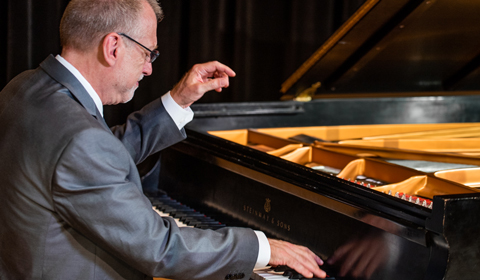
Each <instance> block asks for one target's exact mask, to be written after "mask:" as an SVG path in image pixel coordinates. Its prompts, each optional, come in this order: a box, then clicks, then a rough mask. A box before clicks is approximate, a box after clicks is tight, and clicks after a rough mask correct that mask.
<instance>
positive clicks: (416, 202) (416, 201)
mask: <svg viewBox="0 0 480 280" xmlns="http://www.w3.org/2000/svg"><path fill="white" fill-rule="evenodd" d="M415 204H417V205H420V198H418V197H417V199H415Z"/></svg>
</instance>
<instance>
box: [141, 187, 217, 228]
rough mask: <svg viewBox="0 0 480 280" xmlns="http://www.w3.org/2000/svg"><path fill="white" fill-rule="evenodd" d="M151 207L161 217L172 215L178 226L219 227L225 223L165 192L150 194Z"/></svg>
mask: <svg viewBox="0 0 480 280" xmlns="http://www.w3.org/2000/svg"><path fill="white" fill-rule="evenodd" d="M149 199H150V202H151V203H152V205H153V206H152V208H153V210H155V212H157V213H158V214H159V215H160V216H162V217H172V218H173V219H174V220H175V223H176V224H177V225H178V226H179V227H195V228H201V229H213V230H215V229H219V228H222V227H225V224H222V223H221V222H219V221H217V220H215V219H213V218H210V217H208V216H207V215H205V214H203V213H200V212H198V211H196V210H195V209H193V208H191V207H188V206H186V205H183V204H182V203H181V202H178V201H177V200H175V199H172V198H171V197H169V196H168V195H166V194H162V195H158V196H150V197H149Z"/></svg>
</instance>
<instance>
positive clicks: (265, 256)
mask: <svg viewBox="0 0 480 280" xmlns="http://www.w3.org/2000/svg"><path fill="white" fill-rule="evenodd" d="M55 58H56V59H57V60H58V61H59V62H60V63H61V64H62V65H63V66H65V67H66V68H67V69H68V70H69V71H70V72H71V73H72V74H73V75H74V76H75V78H77V80H78V81H80V83H81V84H82V85H83V87H84V88H85V90H86V91H87V92H88V94H89V95H90V96H91V97H92V99H93V101H94V102H95V105H96V106H97V109H98V111H99V112H100V114H102V117H103V104H102V101H101V100H100V97H99V96H98V94H97V92H95V90H94V89H93V87H92V85H91V84H90V83H89V82H88V81H87V80H86V79H85V77H83V75H82V74H81V73H80V71H78V70H77V69H76V68H75V67H74V66H73V65H72V64H70V63H69V62H68V61H67V60H65V59H64V58H63V57H61V56H60V55H57V56H56V57H55ZM161 99H162V103H163V106H164V107H165V110H166V111H167V113H168V114H169V115H170V117H171V118H172V119H173V121H174V122H175V124H176V125H177V127H178V129H182V128H183V127H184V126H185V125H186V124H188V123H189V122H190V121H192V120H193V111H192V109H190V107H187V108H185V109H184V108H182V107H181V106H180V105H178V104H177V102H175V100H173V98H172V96H171V95H170V91H169V92H167V93H165V94H164V95H163V96H162V97H161ZM254 232H255V234H256V235H257V238H258V244H259V250H258V257H257V263H256V264H255V268H261V267H264V266H266V265H267V264H268V262H269V261H270V253H271V252H270V244H269V243H268V240H267V237H266V236H265V234H264V233H263V232H261V231H254Z"/></svg>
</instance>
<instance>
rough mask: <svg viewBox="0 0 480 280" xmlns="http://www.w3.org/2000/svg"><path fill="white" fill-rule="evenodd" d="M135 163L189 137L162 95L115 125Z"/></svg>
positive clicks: (114, 129) (114, 130)
mask: <svg viewBox="0 0 480 280" xmlns="http://www.w3.org/2000/svg"><path fill="white" fill-rule="evenodd" d="M111 130H112V133H113V134H114V135H115V136H116V137H117V138H118V139H119V140H120V141H121V142H122V143H123V145H124V146H125V148H126V149H127V151H128V152H129V153H130V155H131V157H132V158H133V160H134V162H135V164H139V163H141V162H142V161H143V160H145V158H147V157H148V156H149V155H152V154H154V153H156V152H158V151H160V150H163V149H165V148H167V147H169V146H171V145H173V144H175V143H177V142H180V141H182V140H183V139H185V138H186V137H187V135H186V133H185V130H184V129H182V130H179V129H178V128H177V126H176V124H175V122H174V121H173V120H172V118H171V117H170V115H169V114H168V113H167V111H166V110H165V108H164V106H163V104H162V101H161V99H160V98H158V99H156V100H154V101H152V102H151V103H149V104H147V105H146V106H145V107H143V108H142V109H141V110H139V111H136V112H133V113H131V114H130V115H129V116H128V117H127V120H126V122H125V124H123V125H118V126H114V127H111Z"/></svg>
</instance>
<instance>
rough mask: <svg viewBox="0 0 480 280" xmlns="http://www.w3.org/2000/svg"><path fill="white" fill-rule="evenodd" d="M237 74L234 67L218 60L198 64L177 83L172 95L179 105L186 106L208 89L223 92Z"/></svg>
mask: <svg viewBox="0 0 480 280" xmlns="http://www.w3.org/2000/svg"><path fill="white" fill-rule="evenodd" d="M235 75H236V74H235V72H233V70H232V69H230V68H229V67H228V66H226V65H223V64H221V63H220V62H218V61H211V62H207V63H203V64H196V65H194V66H193V67H192V69H190V71H188V72H187V74H185V76H183V78H182V79H181V80H180V82H179V83H178V84H177V85H175V87H174V88H173V89H172V90H171V92H170V95H171V96H172V98H173V100H175V102H177V104H178V105H180V106H182V107H183V108H186V107H188V106H190V105H192V103H193V102H195V101H197V100H198V99H200V98H201V97H202V96H203V95H204V94H205V93H206V92H208V91H211V90H215V91H217V92H221V91H222V88H226V87H228V86H229V85H230V82H229V77H235Z"/></svg>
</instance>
